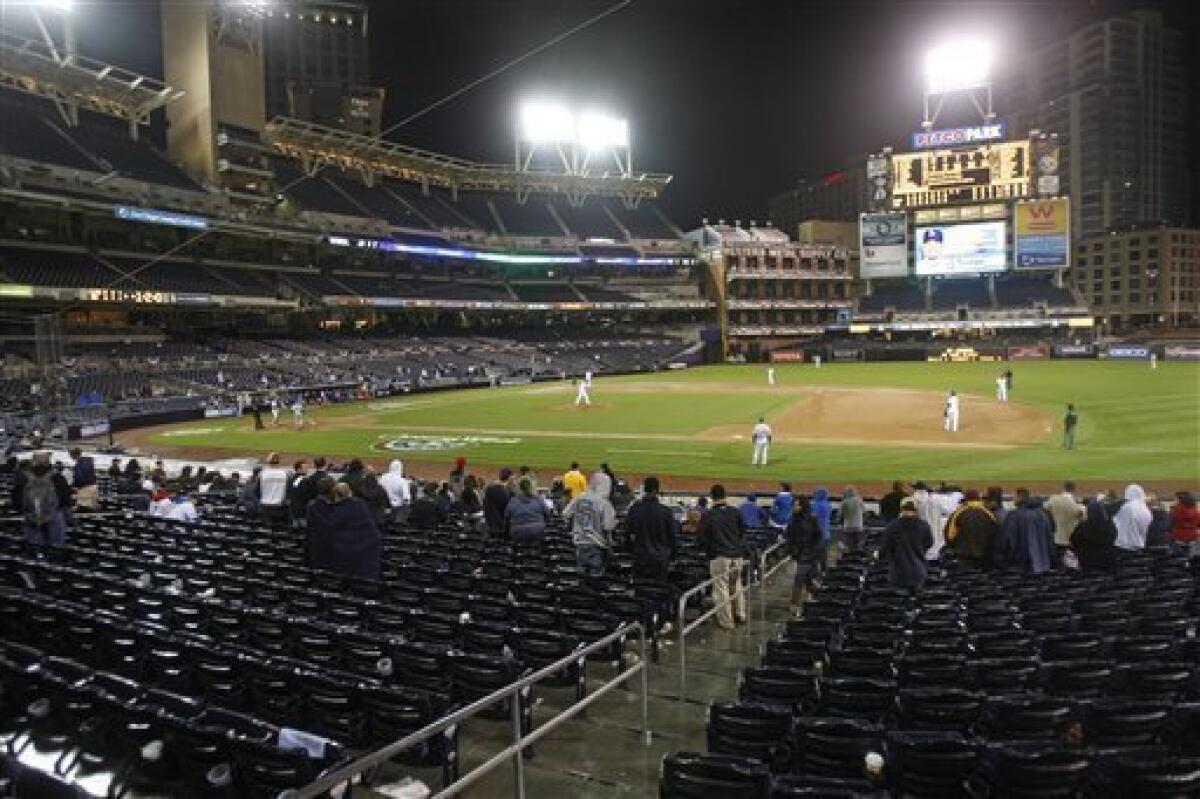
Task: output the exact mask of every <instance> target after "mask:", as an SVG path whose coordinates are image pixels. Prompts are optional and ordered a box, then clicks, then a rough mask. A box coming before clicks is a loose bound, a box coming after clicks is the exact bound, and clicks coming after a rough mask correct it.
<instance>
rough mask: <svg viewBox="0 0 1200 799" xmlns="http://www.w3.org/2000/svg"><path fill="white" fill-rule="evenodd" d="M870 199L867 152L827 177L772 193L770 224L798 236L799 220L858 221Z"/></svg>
mask: <svg viewBox="0 0 1200 799" xmlns="http://www.w3.org/2000/svg"><path fill="white" fill-rule="evenodd" d="M870 202H871V187H870V184H869V183H868V182H867V160H866V157H865V156H864V157H862V158H859V159H857V160H855V161H852V162H851V163H849V164H848V165H847V166H846V168H845V169H842V170H839V171H837V172H831V173H830V174H828V175H825V176H824V177H820V178H817V179H815V180H803V179H802V180H799V181H797V182H796V187H795V188H793V189H789V190H788V191H785V192H782V193H781V194H776V195H775V196H773V197H771V199H770V200H768V202H767V207H768V213H769V215H770V220H771V224H773V225H775V226H777V227H778V228H779V229H780V230H783V231H786V232H787V233H788V235H790V236H795V235H796V234H797V231H798V230H799V226H800V223H801V222H806V221H808V220H810V219H827V220H835V221H843V222H850V221H856V220H857V219H858V215H859V214H860V213H862V212H863V211H866V210H867V209H868V208H869V207H870Z"/></svg>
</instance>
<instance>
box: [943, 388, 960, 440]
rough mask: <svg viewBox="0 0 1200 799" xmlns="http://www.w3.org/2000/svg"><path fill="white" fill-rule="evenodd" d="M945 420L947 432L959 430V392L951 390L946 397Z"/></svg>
mask: <svg viewBox="0 0 1200 799" xmlns="http://www.w3.org/2000/svg"><path fill="white" fill-rule="evenodd" d="M942 416H943V418H944V420H945V424H944V425H943V426H944V428H945V430H946V432H947V433H957V432H958V394H957V393H955V392H954V391H951V392H950V394H949V396H947V397H946V407H945V409H944V410H943V411H942Z"/></svg>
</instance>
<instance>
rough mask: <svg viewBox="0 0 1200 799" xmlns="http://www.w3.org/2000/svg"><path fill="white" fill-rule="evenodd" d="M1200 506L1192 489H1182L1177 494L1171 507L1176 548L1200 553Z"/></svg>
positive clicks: (1193, 553) (1172, 535)
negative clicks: (1197, 504)
mask: <svg viewBox="0 0 1200 799" xmlns="http://www.w3.org/2000/svg"><path fill="white" fill-rule="evenodd" d="M1198 540H1200V508H1198V507H1196V498H1195V497H1194V496H1192V492H1191V491H1180V492H1179V493H1178V494H1176V495H1175V505H1174V506H1173V507H1172V508H1171V541H1172V542H1173V543H1174V544H1175V547H1176V549H1179V550H1182V551H1184V552H1186V553H1187V554H1189V555H1196V554H1198V553H1200V545H1198V544H1197V541H1198Z"/></svg>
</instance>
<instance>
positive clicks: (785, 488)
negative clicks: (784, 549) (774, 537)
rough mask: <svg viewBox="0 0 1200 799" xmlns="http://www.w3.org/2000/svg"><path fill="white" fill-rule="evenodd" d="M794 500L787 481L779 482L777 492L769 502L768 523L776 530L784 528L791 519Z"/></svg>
mask: <svg viewBox="0 0 1200 799" xmlns="http://www.w3.org/2000/svg"><path fill="white" fill-rule="evenodd" d="M795 505H796V500H795V498H794V497H793V496H792V487H791V485H789V484H788V483H780V484H779V493H777V494H776V495H775V499H774V500H773V501H772V502H771V513H770V519H769V521H770V524H771V526H772V527H774V528H775V529H777V530H786V529H787V526H788V522H790V521H791V520H792V510H793V509H794V507H795Z"/></svg>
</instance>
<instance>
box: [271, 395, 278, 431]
mask: <svg viewBox="0 0 1200 799" xmlns="http://www.w3.org/2000/svg"><path fill="white" fill-rule="evenodd" d="M271 426H272V427H279V397H271Z"/></svg>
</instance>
